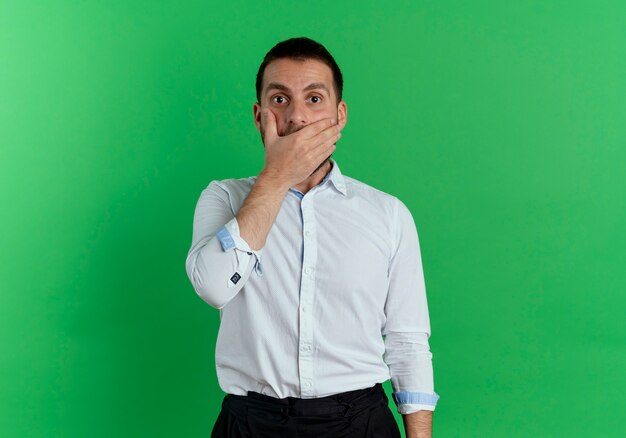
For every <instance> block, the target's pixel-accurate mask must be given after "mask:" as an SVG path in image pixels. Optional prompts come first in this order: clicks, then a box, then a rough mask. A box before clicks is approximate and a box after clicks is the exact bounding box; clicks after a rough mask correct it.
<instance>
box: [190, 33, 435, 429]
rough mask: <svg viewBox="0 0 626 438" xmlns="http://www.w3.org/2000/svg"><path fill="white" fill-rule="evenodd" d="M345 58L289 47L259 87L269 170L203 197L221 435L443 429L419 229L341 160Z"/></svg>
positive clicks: (203, 260) (278, 51)
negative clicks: (437, 425) (438, 423)
mask: <svg viewBox="0 0 626 438" xmlns="http://www.w3.org/2000/svg"><path fill="white" fill-rule="evenodd" d="M342 90H343V79H342V75H341V71H340V70H339V67H338V66H337V64H336V62H335V60H334V59H333V57H332V56H331V55H330V53H328V51H327V50H326V49H325V48H324V47H323V46H322V45H320V44H318V43H317V42H315V41H312V40H310V39H308V38H292V39H289V40H286V41H283V42H281V43H279V44H277V45H276V46H275V47H274V48H272V49H271V50H270V51H269V52H268V53H267V55H266V56H265V58H264V60H263V63H262V64H261V66H260V68H259V72H258V74H257V80H256V92H257V102H256V103H255V104H254V106H253V111H254V123H255V125H256V127H257V129H258V130H259V132H260V134H261V138H262V141H263V143H264V146H265V164H264V167H263V169H262V171H261V172H260V173H259V175H258V176H257V177H249V178H241V179H226V180H221V181H217V180H214V181H211V182H210V184H209V185H208V187H207V188H206V189H205V190H204V191H203V192H202V194H201V195H200V199H199V201H198V204H197V206H196V211H195V215H194V227H193V239H192V245H191V248H190V250H189V254H188V256H187V260H186V270H187V275H188V276H189V279H190V280H191V283H192V284H193V287H194V289H195V291H196V292H197V293H198V295H199V296H200V297H201V298H202V299H203V300H205V301H206V302H207V303H208V304H209V305H211V306H213V307H215V308H218V309H220V329H219V333H218V336H217V346H216V370H217V376H218V381H219V384H220V387H221V388H222V390H223V391H224V392H226V393H227V394H226V396H225V397H224V400H223V402H222V410H221V412H220V414H219V416H218V418H217V421H216V423H215V426H214V428H213V433H212V437H229V438H231V437H240V436H241V437H243V436H246V437H248V436H251V437H280V436H284V437H359V438H364V437H400V431H399V429H398V426H397V423H396V422H395V419H394V417H393V414H392V413H391V411H390V409H389V407H388V398H387V397H386V395H385V392H384V390H383V389H382V386H381V384H382V383H383V382H385V381H386V380H388V379H389V378H391V383H392V387H393V391H394V392H393V398H394V401H395V403H396V405H397V406H398V410H399V412H400V413H401V414H402V415H403V423H404V427H405V430H406V436H407V437H409V438H413V437H427V436H431V435H432V411H433V410H434V408H435V405H436V402H437V400H438V398H439V396H438V395H437V394H436V393H435V392H434V390H433V373H432V362H431V358H432V354H431V353H430V348H429V345H428V337H429V336H430V321H429V315H428V308H427V301H426V292H425V287H424V279H423V273H422V264H421V255H420V249H419V242H418V236H417V231H416V228H415V224H414V222H413V218H412V216H411V213H410V211H409V210H408V208H407V207H406V206H405V205H404V203H402V202H401V201H400V200H399V199H398V198H396V197H394V196H392V195H389V194H386V193H384V192H382V191H379V190H377V189H375V188H373V187H371V186H368V185H366V184H364V183H362V182H360V181H357V180H356V179H354V178H350V177H348V176H345V175H343V174H342V173H341V171H340V170H339V166H338V164H337V162H336V161H335V160H334V159H332V158H331V156H332V153H333V151H334V150H335V148H336V142H337V140H338V139H339V138H340V136H341V130H342V129H343V128H344V127H345V125H346V123H347V120H348V110H347V105H346V103H345V102H344V101H343V99H342Z"/></svg>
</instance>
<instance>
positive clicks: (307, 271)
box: [304, 266, 311, 275]
mask: <svg viewBox="0 0 626 438" xmlns="http://www.w3.org/2000/svg"><path fill="white" fill-rule="evenodd" d="M304 273H305V274H307V275H308V274H310V273H311V268H309V267H308V266H307V267H306V268H304Z"/></svg>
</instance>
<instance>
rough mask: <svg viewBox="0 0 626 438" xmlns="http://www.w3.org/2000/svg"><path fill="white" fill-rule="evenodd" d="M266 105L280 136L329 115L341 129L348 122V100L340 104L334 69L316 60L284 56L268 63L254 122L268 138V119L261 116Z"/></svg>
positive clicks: (263, 136)
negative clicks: (334, 84) (334, 81)
mask: <svg viewBox="0 0 626 438" xmlns="http://www.w3.org/2000/svg"><path fill="white" fill-rule="evenodd" d="M264 108H269V109H270V110H271V111H272V112H273V113H274V116H275V117H276V130H277V132H278V135H280V136H285V135H289V134H291V133H293V132H296V131H298V130H300V129H302V128H304V127H305V126H306V125H309V124H311V123H313V122H316V121H318V120H321V119H324V118H327V117H334V118H335V120H336V121H337V123H338V124H339V127H340V128H341V129H343V127H344V126H345V124H346V121H347V107H346V104H345V102H344V101H343V100H342V101H341V102H339V103H337V97H336V95H335V88H334V86H333V74H332V70H331V69H330V67H328V66H327V65H326V64H324V63H323V62H321V61H318V60H316V59H307V60H305V61H299V60H294V59H288V58H283V59H277V60H275V61H272V62H270V63H269V64H268V65H267V67H266V68H265V72H264V74H263V89H262V90H261V102H259V103H255V104H254V108H253V109H254V122H255V125H256V126H257V129H258V130H259V132H260V133H261V136H262V138H265V120H262V118H261V110H262V109H264Z"/></svg>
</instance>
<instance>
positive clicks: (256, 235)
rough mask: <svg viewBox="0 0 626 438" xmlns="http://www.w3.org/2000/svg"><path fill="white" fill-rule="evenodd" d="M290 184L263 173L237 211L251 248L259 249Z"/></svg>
mask: <svg viewBox="0 0 626 438" xmlns="http://www.w3.org/2000/svg"><path fill="white" fill-rule="evenodd" d="M288 190H289V186H288V185H287V184H285V183H284V182H283V181H282V180H279V179H278V178H276V177H274V176H272V175H269V174H265V173H263V172H262V173H261V174H260V175H259V176H258V177H257V179H256V182H255V184H254V186H253V187H252V189H251V190H250V193H249V194H248V196H247V198H246V199H245V201H244V203H243V205H242V206H241V208H240V209H239V212H238V213H237V223H238V224H239V234H240V235H241V237H242V238H243V239H244V240H245V241H246V242H248V245H250V248H252V249H254V250H258V249H260V248H262V247H263V246H264V245H265V240H266V239H267V236H268V234H269V231H270V229H271V228H272V225H273V223H274V220H275V219H276V216H277V214H278V211H279V210H280V206H281V204H282V202H283V198H284V197H285V194H286V193H287V191H288Z"/></svg>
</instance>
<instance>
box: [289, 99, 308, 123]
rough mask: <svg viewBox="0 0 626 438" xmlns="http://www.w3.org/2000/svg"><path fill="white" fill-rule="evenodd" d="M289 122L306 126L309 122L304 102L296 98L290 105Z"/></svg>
mask: <svg viewBox="0 0 626 438" xmlns="http://www.w3.org/2000/svg"><path fill="white" fill-rule="evenodd" d="M287 122H288V123H289V124H290V125H294V126H304V125H306V124H307V123H308V115H307V109H306V104H305V103H304V102H300V101H298V100H294V101H293V102H292V103H291V105H289V115H288V117H287Z"/></svg>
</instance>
